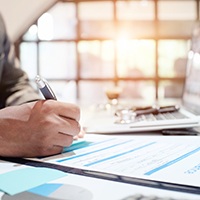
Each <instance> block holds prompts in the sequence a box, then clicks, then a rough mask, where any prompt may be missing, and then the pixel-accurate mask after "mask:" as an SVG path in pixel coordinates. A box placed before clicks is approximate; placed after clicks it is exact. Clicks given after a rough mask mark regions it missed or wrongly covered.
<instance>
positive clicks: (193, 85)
mask: <svg viewBox="0 0 200 200" xmlns="http://www.w3.org/2000/svg"><path fill="white" fill-rule="evenodd" d="M183 105H184V107H187V108H189V109H190V111H192V112H194V113H195V114H200V24H198V25H197V26H196V27H195V28H194V30H193V33H192V38H191V49H190V51H189V52H188V61H187V68H186V79H185V86H184V91H183Z"/></svg>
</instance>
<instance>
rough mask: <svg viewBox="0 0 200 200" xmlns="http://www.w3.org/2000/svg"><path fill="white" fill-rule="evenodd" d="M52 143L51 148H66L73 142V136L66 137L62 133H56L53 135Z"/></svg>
mask: <svg viewBox="0 0 200 200" xmlns="http://www.w3.org/2000/svg"><path fill="white" fill-rule="evenodd" d="M53 141H54V143H53V144H54V145H53V146H59V147H68V146H70V145H71V144H72V142H73V136H70V135H66V134H63V133H58V134H55V137H54V139H53Z"/></svg>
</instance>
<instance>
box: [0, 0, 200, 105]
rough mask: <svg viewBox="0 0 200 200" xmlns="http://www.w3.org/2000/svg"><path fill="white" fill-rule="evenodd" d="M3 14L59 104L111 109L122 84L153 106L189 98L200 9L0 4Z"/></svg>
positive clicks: (141, 3) (123, 2)
mask: <svg viewBox="0 0 200 200" xmlns="http://www.w3.org/2000/svg"><path fill="white" fill-rule="evenodd" d="M0 12H1V13H2V15H3V17H4V19H5V22H6V27H7V31H8V34H9V36H10V39H11V40H12V42H13V43H14V44H15V49H16V54H17V56H18V58H19V60H20V62H21V67H22V68H23V69H24V70H25V71H26V72H27V73H28V75H29V77H30V79H31V81H32V83H33V81H34V78H35V76H36V75H37V74H40V75H41V76H43V77H44V78H46V79H47V80H48V81H49V83H50V85H51V86H52V88H53V89H54V90H55V93H56V95H57V96H58V99H60V100H62V101H70V102H77V101H81V102H85V103H89V104H91V103H95V102H103V101H105V100H106V95H105V88H106V87H108V86H112V85H115V86H120V87H121V88H122V90H121V94H120V98H122V99H133V98H134V99H142V100H145V101H147V102H153V101H155V100H162V99H167V98H169V99H170V98H180V97H181V94H182V90H183V86H184V80H185V69H186V64H187V56H188V51H189V49H190V41H191V34H192V30H193V28H194V26H195V24H196V23H197V22H198V21H199V18H200V3H199V0H74V1H71V0H60V1H59V0H42V1H41V0H34V1H32V0H18V1H16V0H0ZM33 85H34V87H35V84H34V83H33Z"/></svg>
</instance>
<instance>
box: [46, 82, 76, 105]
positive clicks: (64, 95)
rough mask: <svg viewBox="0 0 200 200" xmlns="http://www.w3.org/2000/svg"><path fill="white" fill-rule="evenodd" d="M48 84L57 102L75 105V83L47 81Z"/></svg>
mask: <svg viewBox="0 0 200 200" xmlns="http://www.w3.org/2000/svg"><path fill="white" fill-rule="evenodd" d="M48 83H49V85H50V86H51V88H52V90H53V91H54V93H55V95H56V97H57V99H58V100H59V101H63V102H71V103H76V96H77V95H76V91H77V86H76V82H75V81H51V80H48Z"/></svg>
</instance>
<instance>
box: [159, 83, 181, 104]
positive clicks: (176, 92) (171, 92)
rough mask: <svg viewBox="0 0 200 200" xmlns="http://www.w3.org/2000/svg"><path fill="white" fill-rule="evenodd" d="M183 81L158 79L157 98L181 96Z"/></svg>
mask: <svg viewBox="0 0 200 200" xmlns="http://www.w3.org/2000/svg"><path fill="white" fill-rule="evenodd" d="M183 87H184V85H183V83H178V82H175V81H160V83H159V88H158V98H159V99H160V100H162V99H165V98H181V96H182V93H183Z"/></svg>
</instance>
